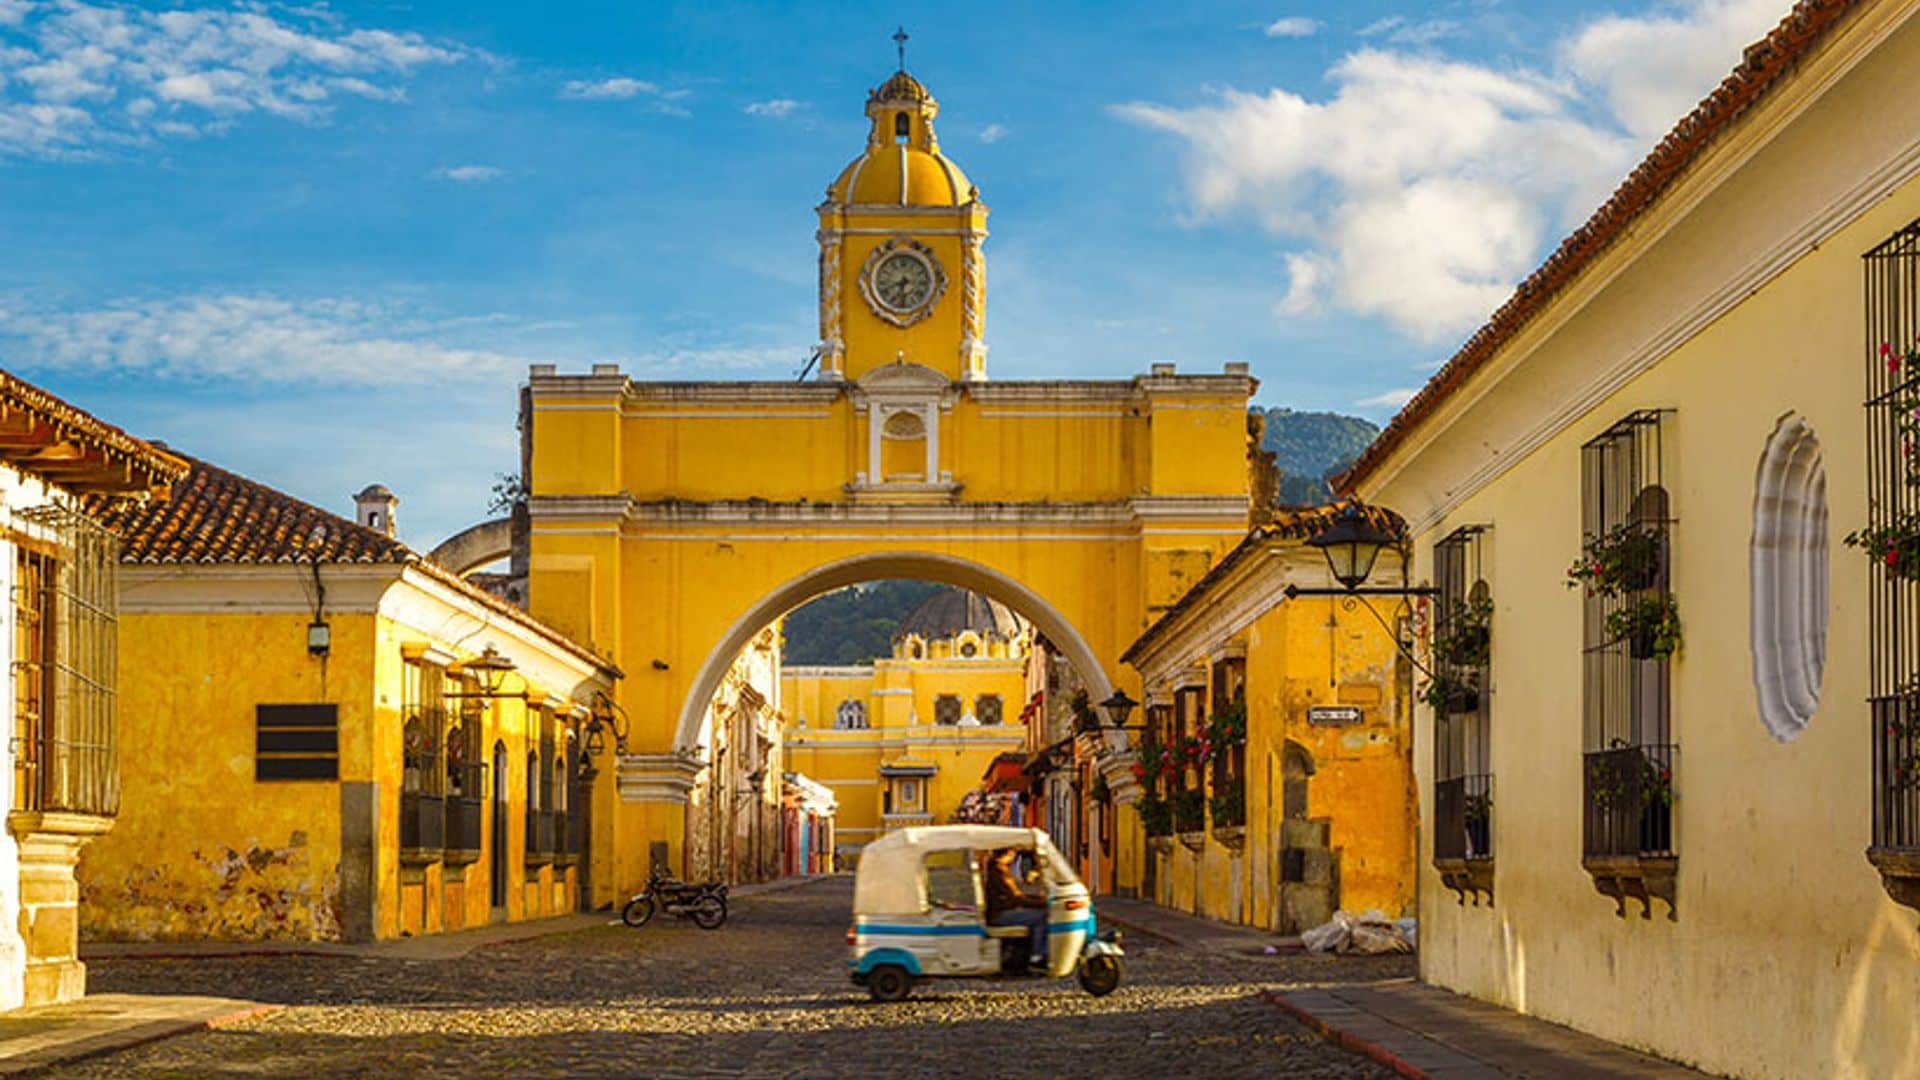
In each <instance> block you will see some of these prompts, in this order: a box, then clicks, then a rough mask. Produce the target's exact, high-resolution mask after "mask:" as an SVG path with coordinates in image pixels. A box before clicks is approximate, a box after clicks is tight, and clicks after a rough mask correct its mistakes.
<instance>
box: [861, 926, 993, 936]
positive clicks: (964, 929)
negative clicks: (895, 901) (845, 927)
mask: <svg viewBox="0 0 1920 1080" xmlns="http://www.w3.org/2000/svg"><path fill="white" fill-rule="evenodd" d="M854 930H855V932H857V933H861V934H904V935H909V936H912V937H986V936H987V931H986V928H985V927H982V926H902V925H896V924H893V923H858V924H856V925H855V926H854Z"/></svg>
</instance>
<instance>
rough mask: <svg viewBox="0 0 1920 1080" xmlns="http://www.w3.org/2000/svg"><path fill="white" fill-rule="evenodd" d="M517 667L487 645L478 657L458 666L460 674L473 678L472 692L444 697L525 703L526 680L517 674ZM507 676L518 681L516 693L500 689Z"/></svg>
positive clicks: (510, 660) (498, 651)
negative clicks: (501, 699)
mask: <svg viewBox="0 0 1920 1080" xmlns="http://www.w3.org/2000/svg"><path fill="white" fill-rule="evenodd" d="M518 667H519V665H517V664H515V663H514V662H513V660H512V659H510V658H508V657H505V656H502V655H500V650H498V649H496V648H494V647H493V646H492V645H488V646H487V647H486V648H485V649H484V650H482V651H481V653H480V655H479V656H476V657H474V658H473V659H471V660H467V661H464V662H462V663H461V664H460V673H461V674H463V675H470V676H472V677H473V682H474V690H473V692H472V693H453V694H448V695H446V696H447V697H450V698H481V699H483V700H494V699H498V698H518V699H520V700H521V701H525V700H527V680H526V677H525V676H522V675H520V674H519V671H518ZM508 675H512V676H514V677H515V678H518V679H519V680H520V689H519V690H518V691H515V692H513V693H508V692H507V691H506V690H503V689H501V687H502V686H503V685H504V684H505V682H506V678H507V676H508Z"/></svg>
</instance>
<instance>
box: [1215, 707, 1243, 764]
mask: <svg viewBox="0 0 1920 1080" xmlns="http://www.w3.org/2000/svg"><path fill="white" fill-rule="evenodd" d="M1246 744H1247V702H1246V699H1245V698H1236V699H1234V700H1233V701H1232V702H1230V703H1229V704H1227V705H1224V706H1222V707H1221V708H1219V709H1216V710H1215V711H1214V714H1213V715H1212V716H1211V717H1209V718H1208V719H1207V736H1206V745H1207V748H1208V752H1209V756H1212V755H1216V754H1219V753H1222V752H1224V751H1226V750H1229V749H1232V748H1233V747H1236V746H1245V745H1246Z"/></svg>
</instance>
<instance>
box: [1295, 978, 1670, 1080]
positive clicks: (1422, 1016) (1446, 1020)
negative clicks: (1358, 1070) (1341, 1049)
mask: <svg viewBox="0 0 1920 1080" xmlns="http://www.w3.org/2000/svg"><path fill="white" fill-rule="evenodd" d="M1267 998H1268V1000H1270V1001H1272V1002H1273V1003H1274V1004H1276V1005H1278V1006H1280V1007H1281V1008H1282V1009H1285V1010H1286V1011H1287V1012H1290V1013H1292V1014H1293V1015H1294V1016H1296V1017H1298V1018H1299V1019H1300V1020H1302V1021H1304V1022H1305V1023H1306V1024H1307V1025H1308V1026H1309V1027H1313V1028H1316V1029H1318V1030H1319V1031H1321V1032H1322V1033H1324V1034H1326V1035H1327V1036H1328V1037H1329V1038H1332V1039H1333V1040H1334V1041H1335V1042H1338V1043H1340V1044H1341V1045H1342V1046H1345V1047H1347V1048H1348V1049H1350V1050H1353V1051H1356V1052H1358V1053H1361V1054H1365V1055H1366V1056H1368V1057H1370V1058H1373V1059H1374V1060H1375V1061H1378V1062H1380V1063H1382V1064H1384V1065H1387V1066H1388V1067H1390V1068H1392V1069H1394V1070H1395V1071H1396V1072H1398V1073H1400V1075H1402V1076H1406V1077H1411V1078H1414V1080H1420V1078H1423V1077H1434V1078H1436V1080H1441V1078H1444V1080H1455V1078H1459V1080H1467V1078H1474V1080H1479V1078H1482V1077H1485V1078H1496V1077H1511V1076H1542V1077H1554V1078H1556V1080H1559V1078H1562V1077H1565V1078H1567V1080H1602V1078H1606V1077H1621V1078H1626V1077H1636V1078H1651V1077H1659V1078H1662V1080H1668V1078H1671V1080H1680V1078H1683V1077H1685V1078H1693V1080H1698V1078H1699V1077H1702V1076H1705V1075H1707V1074H1705V1073H1701V1072H1697V1071H1695V1070H1693V1069H1689V1068H1686V1067H1685V1066H1682V1065H1676V1064H1674V1063H1672V1062H1670V1061H1663V1060H1661V1059H1659V1058H1656V1057H1651V1056H1649V1055H1647V1054H1642V1053H1640V1052H1638V1051H1635V1050H1630V1049H1628V1048H1626V1047H1624V1046H1620V1045H1618V1044H1616V1043H1610V1042H1607V1041H1605V1040H1603V1039H1597V1038H1595V1037H1593V1036H1591V1035H1587V1034H1584V1033H1582V1032H1578V1031H1575V1030H1573V1029H1572V1028H1567V1027H1561V1026H1560V1025H1559V1024H1552V1023H1548V1022H1547V1021H1545V1020H1536V1019H1534V1018H1532V1017H1529V1016H1522V1015H1521V1014H1519V1013H1516V1012H1512V1011H1510V1010H1507V1009H1503V1008H1500V1007H1499V1006H1498V1005H1490V1004H1488V1003H1486V1002H1484V1001H1476V1000H1474V999H1473V998H1469V997H1462V996H1460V995H1458V994H1454V993H1450V992H1448V991H1446V990H1441V989H1439V988H1437V987H1432V986H1428V985H1426V984H1424V983H1417V982H1412V981H1401V982H1386V983H1364V984H1356V985H1352V986H1319V987H1308V988H1304V989H1299V990H1275V991H1270V992H1269V993H1268V994H1267Z"/></svg>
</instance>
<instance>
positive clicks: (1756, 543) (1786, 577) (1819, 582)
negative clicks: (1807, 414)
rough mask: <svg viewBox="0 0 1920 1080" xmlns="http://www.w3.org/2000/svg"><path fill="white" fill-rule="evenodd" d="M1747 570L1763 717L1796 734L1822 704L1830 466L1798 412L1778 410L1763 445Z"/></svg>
mask: <svg viewBox="0 0 1920 1080" xmlns="http://www.w3.org/2000/svg"><path fill="white" fill-rule="evenodd" d="M1748 572H1749V576H1750V581H1751V585H1752V587H1751V589H1750V590H1749V593H1748V595H1749V597H1750V607H1749V627H1750V632H1751V636H1750V642H1751V646H1752V652H1753V689H1754V694H1755V696H1756V697H1757V699H1758V702H1759V707H1760V722H1761V723H1763V724H1765V725H1766V728H1767V732H1768V733H1769V734H1771V735H1772V736H1773V737H1774V738H1775V739H1778V740H1780V741H1781V742H1791V741H1792V740H1794V739H1795V738H1797V737H1799V735H1800V733H1801V732H1802V731H1804V730H1806V726H1807V721H1808V720H1810V719H1811V718H1812V717H1813V714H1814V711H1815V710H1816V709H1818V708H1819V707H1820V679H1821V674H1822V672H1823V669H1824V668H1825V666H1826V657H1827V473H1826V468H1825V466H1824V464H1823V463H1822V461H1821V454H1820V440H1819V439H1818V438H1817V437H1815V435H1814V433H1813V429H1812V428H1811V427H1808V426H1807V422H1806V420H1805V419H1804V418H1802V417H1801V416H1800V415H1799V414H1798V413H1788V414H1787V415H1785V416H1783V417H1781V418H1780V422H1779V423H1778V424H1776V425H1774V429H1773V433H1772V434H1771V435H1769V436H1768V437H1767V444H1766V447H1765V449H1763V450H1762V451H1761V453H1760V465H1759V468H1758V469H1757V470H1756V472H1755V475H1754V481H1753V537H1752V541H1751V543H1750V545H1749V548H1748Z"/></svg>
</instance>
